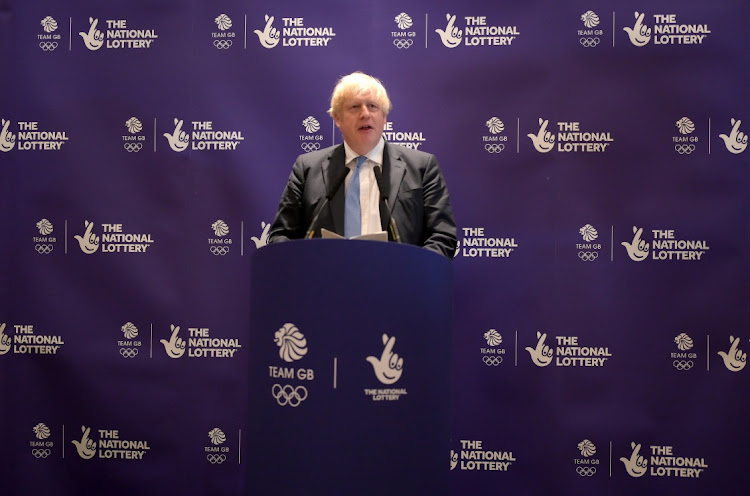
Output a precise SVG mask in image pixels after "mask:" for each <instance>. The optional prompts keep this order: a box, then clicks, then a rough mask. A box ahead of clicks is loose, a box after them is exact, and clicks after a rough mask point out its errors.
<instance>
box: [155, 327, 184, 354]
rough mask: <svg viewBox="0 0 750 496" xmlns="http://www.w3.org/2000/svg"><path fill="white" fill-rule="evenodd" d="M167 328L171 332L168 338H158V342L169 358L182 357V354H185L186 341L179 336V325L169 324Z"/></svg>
mask: <svg viewBox="0 0 750 496" xmlns="http://www.w3.org/2000/svg"><path fill="white" fill-rule="evenodd" d="M169 329H170V331H171V332H172V334H171V335H170V337H169V339H168V340H167V339H160V340H159V342H160V343H161V344H162V346H164V351H165V352H166V354H167V356H168V357H169V358H175V359H177V358H182V355H184V354H185V348H186V347H187V343H186V342H185V340H184V339H182V338H181V337H180V326H176V325H174V324H171V325H170V326H169Z"/></svg>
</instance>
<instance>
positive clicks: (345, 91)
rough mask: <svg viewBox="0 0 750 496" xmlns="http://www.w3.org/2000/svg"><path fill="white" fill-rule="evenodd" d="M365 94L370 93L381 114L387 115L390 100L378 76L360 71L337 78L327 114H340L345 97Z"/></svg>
mask: <svg viewBox="0 0 750 496" xmlns="http://www.w3.org/2000/svg"><path fill="white" fill-rule="evenodd" d="M366 94H372V96H373V98H374V100H375V101H376V102H377V104H378V106H379V107H380V108H381V110H382V111H383V115H384V116H388V113H389V112H390V111H391V100H390V99H389V98H388V92H387V91H385V87H384V86H383V83H381V82H380V80H379V79H378V78H374V77H372V76H370V75H368V74H365V73H364V72H360V71H357V72H352V73H351V74H348V75H346V76H343V77H342V78H341V79H339V80H338V82H337V83H336V87H335V88H333V94H332V95H331V108H329V109H328V115H330V116H331V117H336V116H339V115H341V110H342V107H343V106H344V100H345V99H346V98H347V97H352V96H354V97H358V96H362V95H366Z"/></svg>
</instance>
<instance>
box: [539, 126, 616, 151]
mask: <svg viewBox="0 0 750 496" xmlns="http://www.w3.org/2000/svg"><path fill="white" fill-rule="evenodd" d="M538 122H539V129H538V130H537V132H536V133H529V134H527V135H526V136H527V137H528V138H529V139H530V140H531V143H532V144H533V145H534V149H535V150H536V151H538V152H539V153H549V152H550V151H552V150H553V149H555V145H557V147H556V150H557V151H558V152H563V153H603V152H605V151H607V149H608V148H609V147H610V145H612V143H613V142H614V139H613V138H612V134H611V133H610V132H608V131H587V130H585V129H582V128H581V123H580V122H575V121H559V122H557V123H556V124H555V125H554V127H553V128H552V129H551V130H550V129H549V124H550V122H549V119H544V118H541V117H540V118H539V121H538ZM555 128H556V129H555Z"/></svg>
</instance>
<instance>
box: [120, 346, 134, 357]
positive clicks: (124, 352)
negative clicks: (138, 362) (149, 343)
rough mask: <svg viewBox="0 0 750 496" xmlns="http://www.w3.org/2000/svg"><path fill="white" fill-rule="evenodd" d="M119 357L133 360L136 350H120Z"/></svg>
mask: <svg viewBox="0 0 750 496" xmlns="http://www.w3.org/2000/svg"><path fill="white" fill-rule="evenodd" d="M120 355H122V356H123V358H135V357H136V355H138V348H120Z"/></svg>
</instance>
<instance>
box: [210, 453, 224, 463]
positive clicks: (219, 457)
mask: <svg viewBox="0 0 750 496" xmlns="http://www.w3.org/2000/svg"><path fill="white" fill-rule="evenodd" d="M226 459H227V455H214V454H210V455H206V460H208V461H209V462H211V464H212V465H221V464H222V463H224V462H225V461H226Z"/></svg>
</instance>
